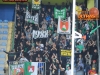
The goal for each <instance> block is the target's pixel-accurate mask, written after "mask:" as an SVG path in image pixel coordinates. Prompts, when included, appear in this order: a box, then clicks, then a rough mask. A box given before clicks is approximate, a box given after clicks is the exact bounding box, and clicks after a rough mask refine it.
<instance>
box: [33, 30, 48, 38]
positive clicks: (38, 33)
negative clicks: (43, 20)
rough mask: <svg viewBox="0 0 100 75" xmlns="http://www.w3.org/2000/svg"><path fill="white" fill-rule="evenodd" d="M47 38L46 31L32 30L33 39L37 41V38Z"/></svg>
mask: <svg viewBox="0 0 100 75" xmlns="http://www.w3.org/2000/svg"><path fill="white" fill-rule="evenodd" d="M47 37H48V30H46V31H36V30H33V38H34V39H37V38H47Z"/></svg>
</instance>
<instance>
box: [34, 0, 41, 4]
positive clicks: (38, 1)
mask: <svg viewBox="0 0 100 75" xmlns="http://www.w3.org/2000/svg"><path fill="white" fill-rule="evenodd" d="M32 2H33V4H36V5H39V4H40V0H32Z"/></svg>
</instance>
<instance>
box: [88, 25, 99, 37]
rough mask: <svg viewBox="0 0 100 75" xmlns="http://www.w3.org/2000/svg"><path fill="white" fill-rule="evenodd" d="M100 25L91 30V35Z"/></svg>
mask: <svg viewBox="0 0 100 75" xmlns="http://www.w3.org/2000/svg"><path fill="white" fill-rule="evenodd" d="M99 27H100V26H97V27H96V28H95V29H93V30H92V31H91V32H90V35H91V34H93V33H94V32H95V31H96V30H97V29H98V28H99Z"/></svg>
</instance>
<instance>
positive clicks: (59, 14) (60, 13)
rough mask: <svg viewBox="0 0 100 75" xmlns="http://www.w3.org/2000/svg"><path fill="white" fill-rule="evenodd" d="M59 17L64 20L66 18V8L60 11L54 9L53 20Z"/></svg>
mask: <svg viewBox="0 0 100 75" xmlns="http://www.w3.org/2000/svg"><path fill="white" fill-rule="evenodd" d="M59 16H60V17H61V18H62V19H65V18H66V8H64V9H61V10H58V9H56V8H54V17H55V18H58V17H59Z"/></svg>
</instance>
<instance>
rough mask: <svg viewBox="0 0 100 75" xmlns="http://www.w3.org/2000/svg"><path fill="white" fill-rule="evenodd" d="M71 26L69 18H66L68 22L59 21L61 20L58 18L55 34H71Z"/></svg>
mask: <svg viewBox="0 0 100 75" xmlns="http://www.w3.org/2000/svg"><path fill="white" fill-rule="evenodd" d="M70 27H71V24H70V17H68V21H66V20H61V18H60V17H59V18H58V28H57V33H59V34H71V28H70Z"/></svg>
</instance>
